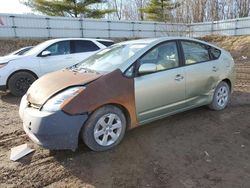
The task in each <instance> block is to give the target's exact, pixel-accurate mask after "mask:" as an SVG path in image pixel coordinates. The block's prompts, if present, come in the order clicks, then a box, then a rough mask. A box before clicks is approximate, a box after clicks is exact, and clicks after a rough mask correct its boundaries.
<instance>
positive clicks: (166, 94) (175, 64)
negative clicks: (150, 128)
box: [135, 41, 185, 124]
mask: <svg viewBox="0 0 250 188" xmlns="http://www.w3.org/2000/svg"><path fill="white" fill-rule="evenodd" d="M179 59H180V58H179V55H178V50H177V44H176V42H175V41H171V42H165V43H162V44H160V45H158V46H156V47H154V48H153V49H152V50H150V51H149V52H148V53H146V55H144V56H143V57H142V58H141V59H140V60H139V63H140V65H142V64H145V63H150V64H152V63H153V64H156V67H157V70H156V71H155V72H153V73H150V74H146V75H140V74H139V75H138V76H137V77H136V78H135V101H136V111H137V118H138V121H139V124H142V123H146V122H149V121H152V120H155V119H158V118H161V117H164V116H166V115H168V114H171V113H174V112H176V111H178V110H179V109H182V108H185V104H184V101H185V75H184V67H180V66H179V65H180V63H179V62H180V61H179Z"/></svg>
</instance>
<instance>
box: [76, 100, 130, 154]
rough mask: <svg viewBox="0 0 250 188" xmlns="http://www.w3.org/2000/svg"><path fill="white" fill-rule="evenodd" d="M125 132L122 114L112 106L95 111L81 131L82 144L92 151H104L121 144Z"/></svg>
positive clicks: (124, 120) (124, 119)
mask: <svg viewBox="0 0 250 188" xmlns="http://www.w3.org/2000/svg"><path fill="white" fill-rule="evenodd" d="M125 131H126V118H125V116H124V114H123V112H122V111H121V110H120V109H119V108H117V107H115V106H112V105H107V106H104V107H101V108H99V109H98V110H96V111H95V112H94V113H93V114H92V115H91V116H90V118H89V119H88V120H87V122H86V123H85V125H84V127H83V129H82V133H81V134H82V139H83V141H84V143H85V144H86V145H87V146H88V147H89V148H90V149H92V150H94V151H105V150H108V149H111V148H113V147H114V146H116V145H117V144H119V143H120V142H121V140H122V139H123V137H124V134H125Z"/></svg>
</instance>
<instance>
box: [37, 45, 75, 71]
mask: <svg viewBox="0 0 250 188" xmlns="http://www.w3.org/2000/svg"><path fill="white" fill-rule="evenodd" d="M44 51H47V52H50V53H49V54H48V55H46V56H42V55H39V56H38V58H39V63H40V69H41V73H42V75H43V74H46V73H49V72H53V71H57V70H60V69H63V68H66V67H69V66H71V65H74V64H75V63H76V60H75V59H74V56H73V55H72V54H71V49H70V41H69V40H68V41H60V42H56V43H54V44H52V45H50V46H49V47H47V48H46V49H45V50H43V52H44ZM41 54H42V52H41Z"/></svg>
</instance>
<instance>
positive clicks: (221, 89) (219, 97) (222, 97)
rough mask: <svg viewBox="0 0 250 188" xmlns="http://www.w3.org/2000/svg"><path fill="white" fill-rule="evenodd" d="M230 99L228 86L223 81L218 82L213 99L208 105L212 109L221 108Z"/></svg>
mask: <svg viewBox="0 0 250 188" xmlns="http://www.w3.org/2000/svg"><path fill="white" fill-rule="evenodd" d="M229 99H230V88H229V86H228V84H227V83H226V82H224V81H222V82H220V83H219V84H218V86H217V87H216V89H215V92H214V96H213V101H212V103H211V104H210V105H209V108H210V109H212V110H223V109H224V108H225V107H226V106H227V104H228V101H229Z"/></svg>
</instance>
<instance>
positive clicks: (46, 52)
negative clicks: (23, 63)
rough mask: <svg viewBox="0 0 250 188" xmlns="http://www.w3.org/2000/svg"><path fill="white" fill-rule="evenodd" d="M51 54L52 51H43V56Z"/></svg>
mask: <svg viewBox="0 0 250 188" xmlns="http://www.w3.org/2000/svg"><path fill="white" fill-rule="evenodd" d="M50 55H51V52H50V51H43V52H42V53H41V56H42V57H46V56H50Z"/></svg>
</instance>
